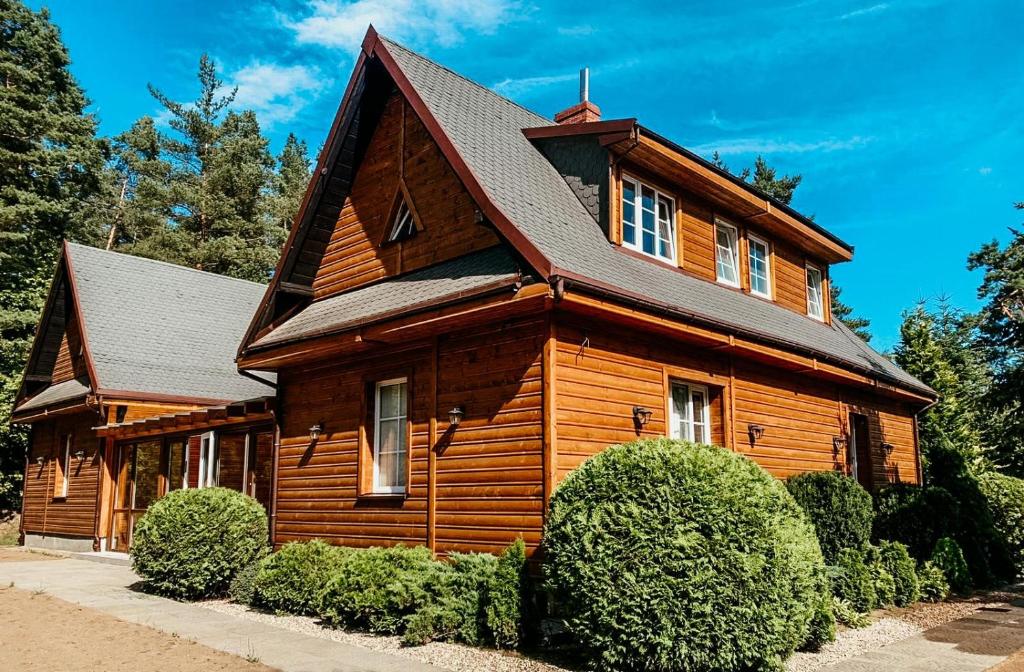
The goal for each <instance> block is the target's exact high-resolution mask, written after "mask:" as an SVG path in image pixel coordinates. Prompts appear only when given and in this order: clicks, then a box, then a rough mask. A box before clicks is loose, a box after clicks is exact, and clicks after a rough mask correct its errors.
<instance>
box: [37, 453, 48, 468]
mask: <svg viewBox="0 0 1024 672" xmlns="http://www.w3.org/2000/svg"><path fill="white" fill-rule="evenodd" d="M45 461H46V458H45V457H43V456H42V455H36V464H38V465H39V466H40V467H41V466H43V462H45Z"/></svg>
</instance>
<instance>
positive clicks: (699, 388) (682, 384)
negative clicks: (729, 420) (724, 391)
mask: <svg viewBox="0 0 1024 672" xmlns="http://www.w3.org/2000/svg"><path fill="white" fill-rule="evenodd" d="M677 389H685V390H686V408H687V415H688V419H687V429H688V432H689V436H677V434H678V431H677V430H678V428H679V421H680V420H681V419H682V418H681V417H680V416H679V415H678V414H677V413H676V404H675V392H676V390H677ZM694 392H699V393H700V394H701V395H703V397H704V408H703V410H702V412H701V421H700V423H697V422H695V421H694V413H693V393H694ZM668 397H669V398H668V408H669V427H668V430H669V431H668V436H669V438H671V439H682V440H684V441H694V442H696V441H697V440H696V438H695V437H696V432H695V429H696V427H697V425H698V424H699V425H701V426H702V427H703V432H702V433H703V434H704V437H703V440H702V441H700V443H711V392H710V390H709V389H708V386H707V385H702V384H700V383H691V382H687V381H685V380H678V379H675V378H673V379H671V380H669V388H668Z"/></svg>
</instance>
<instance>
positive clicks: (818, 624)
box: [800, 590, 836, 651]
mask: <svg viewBox="0 0 1024 672" xmlns="http://www.w3.org/2000/svg"><path fill="white" fill-rule="evenodd" d="M835 639H836V615H835V609H834V605H833V602H832V594H831V592H830V591H828V590H823V591H821V592H820V593H819V595H818V600H817V604H816V605H815V609H814V616H812V617H811V622H810V624H809V626H808V629H807V637H806V638H805V639H804V641H803V643H802V644H801V645H800V649H801V650H802V651H817V650H818V649H820V648H821V647H822V645H823V644H828V643H829V642H834V641H835Z"/></svg>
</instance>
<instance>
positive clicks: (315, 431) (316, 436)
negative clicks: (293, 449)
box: [309, 422, 324, 441]
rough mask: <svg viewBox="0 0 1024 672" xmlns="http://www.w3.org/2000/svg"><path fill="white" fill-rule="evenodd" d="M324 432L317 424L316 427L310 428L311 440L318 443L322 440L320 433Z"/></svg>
mask: <svg viewBox="0 0 1024 672" xmlns="http://www.w3.org/2000/svg"><path fill="white" fill-rule="evenodd" d="M323 431H324V428H323V427H322V426H320V423H319V422H318V423H316V424H315V425H313V426H312V427H310V428H309V440H310V441H316V440H317V439H319V438H320V433H321V432H323Z"/></svg>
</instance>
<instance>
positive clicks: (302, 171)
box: [269, 133, 311, 231]
mask: <svg viewBox="0 0 1024 672" xmlns="http://www.w3.org/2000/svg"><path fill="white" fill-rule="evenodd" d="M310 175H311V173H310V167H309V149H308V148H307V147H306V141H305V140H299V139H298V138H297V137H295V134H294V133H289V134H288V139H287V140H285V143H284V148H282V149H281V153H280V154H278V156H277V172H276V173H275V174H274V178H273V180H272V182H271V187H270V191H271V196H270V208H269V209H270V218H271V220H272V221H273V223H274V226H277V227H279V228H280V229H281V230H283V231H288V230H289V229H290V228H291V226H292V220H293V219H295V214H296V213H297V212H298V210H299V205H300V204H301V203H302V197H303V196H304V195H305V193H306V186H307V185H308V184H309V178H310Z"/></svg>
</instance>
